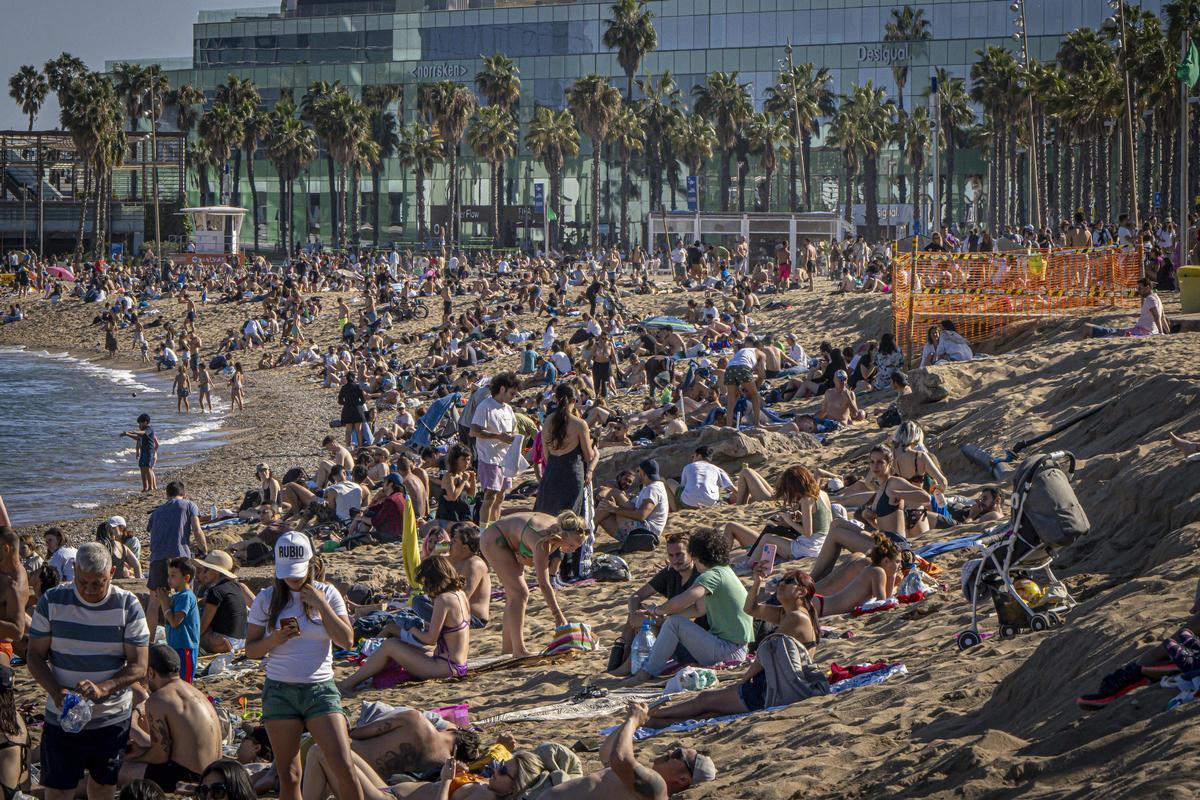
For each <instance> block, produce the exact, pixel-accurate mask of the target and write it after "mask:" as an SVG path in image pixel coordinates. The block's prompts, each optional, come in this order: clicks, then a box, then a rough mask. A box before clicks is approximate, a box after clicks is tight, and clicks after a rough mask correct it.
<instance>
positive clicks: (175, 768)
mask: <svg viewBox="0 0 1200 800" xmlns="http://www.w3.org/2000/svg"><path fill="white" fill-rule="evenodd" d="M146 780H148V781H154V782H155V783H157V784H158V788H160V789H162V790H163V791H164V792H166V793H167V794H174V793H175V789H176V787H178V786H179V784H181V783H199V782H200V775H199V774H198V773H195V772H192V771H191V770H190V769H188V768H187V767H185V766H183V765H182V764H176V763H175V762H174V761H168V762H166V763H165V764H147V765H146Z"/></svg>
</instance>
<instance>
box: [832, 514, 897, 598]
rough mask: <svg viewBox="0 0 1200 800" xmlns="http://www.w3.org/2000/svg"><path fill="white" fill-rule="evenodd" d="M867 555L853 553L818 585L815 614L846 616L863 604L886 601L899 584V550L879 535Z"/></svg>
mask: <svg viewBox="0 0 1200 800" xmlns="http://www.w3.org/2000/svg"><path fill="white" fill-rule="evenodd" d="M873 541H874V543H875V546H874V547H873V548H871V550H870V552H868V553H867V555H866V556H863V555H860V554H858V553H855V554H853V555H851V556H850V558H848V559H846V560H845V561H843V562H842V563H841V564H839V565H838V566H837V567H836V568H835V569H834V570H833V571H832V572H831V573H830V574H829V577H827V578H825V579H824V580H822V581H821V582H820V583H818V584H817V591H818V592H819V594H818V595H817V599H816V604H817V611H818V612H820V614H821V616H823V617H832V616H834V615H836V614H849V613H850V612H851V611H853V610H854V609H856V608H858V607H859V606H861V605H862V604H863V603H866V602H869V601H871V600H886V599H887V598H889V597H891V596H892V595H894V594H895V593H896V586H897V584H899V582H900V558H901V553H900V548H899V547H897V546H896V543H895V542H893V541H892V540H891V539H889V538H887V537H886V536H884V535H883V534H881V533H876V534H874V536H873Z"/></svg>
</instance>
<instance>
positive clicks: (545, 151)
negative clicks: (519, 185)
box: [525, 106, 579, 251]
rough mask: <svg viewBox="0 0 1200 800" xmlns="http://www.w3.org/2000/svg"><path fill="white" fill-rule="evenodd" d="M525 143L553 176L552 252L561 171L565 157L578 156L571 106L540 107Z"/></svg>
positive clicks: (528, 130) (549, 212)
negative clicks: (567, 107)
mask: <svg viewBox="0 0 1200 800" xmlns="http://www.w3.org/2000/svg"><path fill="white" fill-rule="evenodd" d="M525 145H526V146H527V147H528V148H529V150H530V152H532V153H533V154H534V156H536V157H537V158H539V159H540V160H541V162H542V164H543V165H544V166H545V167H546V172H547V173H548V174H549V176H550V205H549V207H548V208H547V210H546V213H547V214H548V215H550V216H551V224H550V241H548V242H546V250H547V251H549V250H550V248H551V247H552V246H554V244H555V243H556V242H557V240H558V227H559V226H558V222H557V221H556V220H555V219H554V217H555V216H561V212H562V201H561V195H562V170H563V165H564V164H565V163H566V159H568V158H573V157H574V156H577V155H579V131H577V130H576V129H575V118H574V117H573V116H571V111H570V110H569V109H566V108H564V109H562V110H561V111H555V110H554V109H552V108H546V107H545V106H539V107H538V108H537V110H536V111H534V112H533V119H532V120H530V122H529V128H528V129H527V131H526V133H525Z"/></svg>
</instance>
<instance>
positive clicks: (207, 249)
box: [179, 206, 246, 264]
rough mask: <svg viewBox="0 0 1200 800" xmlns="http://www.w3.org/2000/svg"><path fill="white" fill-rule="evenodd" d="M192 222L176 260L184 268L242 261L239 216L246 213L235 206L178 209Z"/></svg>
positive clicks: (240, 222)
mask: <svg viewBox="0 0 1200 800" xmlns="http://www.w3.org/2000/svg"><path fill="white" fill-rule="evenodd" d="M179 213H181V214H187V215H188V216H189V217H190V218H191V220H192V236H191V239H189V240H188V244H187V247H186V248H185V251H184V252H182V253H180V254H179V256H180V258H181V259H182V260H183V262H184V263H185V264H221V263H224V262H226V261H228V262H229V263H230V264H240V263H241V262H242V261H243V260H244V256H243V255H242V248H241V245H240V244H239V238H240V234H241V232H242V216H243V215H244V214H245V213H246V209H244V208H238V207H237V206H196V207H194V208H184V209H181V210H180V212H179Z"/></svg>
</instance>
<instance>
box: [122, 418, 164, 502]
mask: <svg viewBox="0 0 1200 800" xmlns="http://www.w3.org/2000/svg"><path fill="white" fill-rule="evenodd" d="M137 423H138V429H137V430H136V431H125V432H124V433H122V434H121V435H122V436H128V437H129V438H130V439H133V440H134V441H135V442H137V448H136V450H135V452H136V453H137V457H138V470H139V471H140V472H141V473H142V491H143V492H152V491H154V490H155V489H157V488H158V478H157V477H156V476H155V475H154V463H155V462H156V461H158V437H157V436H156V435H155V434H154V429H153V428H151V427H150V415H149V414H142V415H140V416H139V417H138V418H137Z"/></svg>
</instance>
